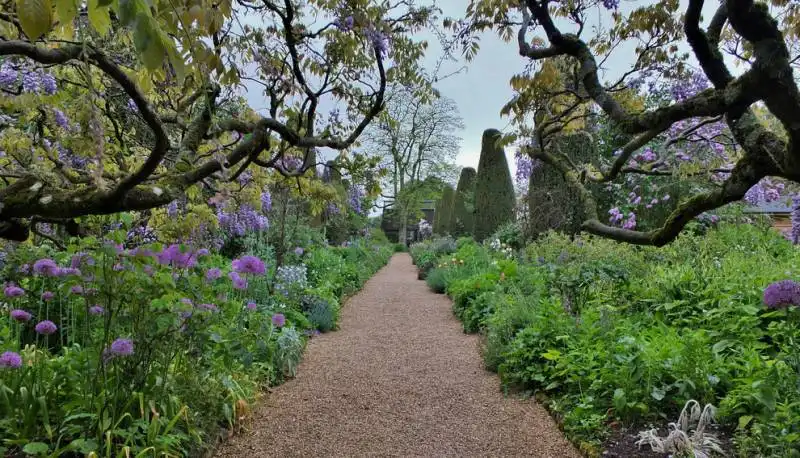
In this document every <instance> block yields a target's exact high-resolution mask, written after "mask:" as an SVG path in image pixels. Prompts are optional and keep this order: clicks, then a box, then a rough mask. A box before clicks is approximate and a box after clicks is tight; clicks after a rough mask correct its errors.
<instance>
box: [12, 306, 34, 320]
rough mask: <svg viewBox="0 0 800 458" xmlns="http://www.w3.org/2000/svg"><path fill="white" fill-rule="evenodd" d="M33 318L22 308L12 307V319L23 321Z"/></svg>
mask: <svg viewBox="0 0 800 458" xmlns="http://www.w3.org/2000/svg"><path fill="white" fill-rule="evenodd" d="M31 318H33V315H31V314H30V313H28V312H27V311H25V310H22V309H14V310H12V311H11V319H12V320H14V321H18V322H20V323H24V322H26V321H30V320H31Z"/></svg>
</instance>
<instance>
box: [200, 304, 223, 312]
mask: <svg viewBox="0 0 800 458" xmlns="http://www.w3.org/2000/svg"><path fill="white" fill-rule="evenodd" d="M197 308H199V309H200V310H207V311H209V312H216V311H219V307H217V305H216V304H200V305H198V306H197Z"/></svg>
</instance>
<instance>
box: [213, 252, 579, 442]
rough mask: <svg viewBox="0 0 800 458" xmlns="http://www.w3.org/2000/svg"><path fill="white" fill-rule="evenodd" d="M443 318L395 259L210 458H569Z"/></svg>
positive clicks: (404, 259)
mask: <svg viewBox="0 0 800 458" xmlns="http://www.w3.org/2000/svg"><path fill="white" fill-rule="evenodd" d="M450 307H451V303H450V301H449V300H448V299H447V298H446V297H445V296H442V295H437V294H434V293H432V292H430V291H429V290H428V289H427V287H426V285H425V283H424V282H421V281H418V280H417V272H416V269H415V268H414V266H413V265H412V264H411V259H410V257H409V256H408V255H407V254H398V255H396V256H395V257H394V258H392V260H391V262H390V264H389V265H388V266H387V267H385V268H384V269H383V270H381V271H380V272H379V273H378V274H377V275H375V277H373V278H372V279H371V280H370V281H369V282H368V283H367V285H366V286H365V288H364V289H363V290H362V291H361V292H360V293H359V294H358V295H356V296H354V297H353V298H352V299H350V300H349V301H348V303H347V305H346V306H345V307H344V309H343V311H342V321H341V329H340V330H339V331H337V332H333V333H329V334H324V335H322V336H319V337H315V338H314V339H312V341H311V342H310V343H309V347H308V349H307V351H306V355H305V358H304V360H303V362H302V364H301V365H300V368H299V370H298V375H297V378H296V379H294V380H291V381H289V382H287V383H285V384H283V385H281V386H279V387H277V388H275V389H274V390H273V392H272V393H271V394H268V395H266V396H265V398H264V399H263V400H262V402H261V403H260V404H259V406H258V407H257V408H256V409H255V412H254V413H253V417H252V418H251V419H250V420H249V421H248V423H247V424H246V426H245V429H246V432H244V433H242V434H240V435H238V436H236V437H233V438H232V439H231V440H229V441H228V442H226V443H225V444H223V445H222V446H221V447H220V449H219V450H218V452H217V455H216V456H218V457H243V458H245V457H246V458H256V457H270V456H276V457H277V456H280V457H287V456H326V457H329V456H330V457H332V456H341V457H357V456H358V457H360V456H403V457H408V456H426V457H444V456H459V457H478V456H495V457H499V456H502V457H522V456H533V457H553V458H556V457H558V458H570V457H579V456H580V455H579V454H578V452H577V451H576V450H575V449H574V447H572V445H570V444H569V442H568V441H567V440H566V439H565V438H564V436H563V435H562V433H561V432H560V431H559V429H558V427H557V426H556V424H555V423H554V422H553V420H552V418H551V417H550V416H549V415H548V413H547V412H546V411H545V409H544V408H542V407H541V406H540V405H539V404H537V403H536V402H535V401H532V400H523V399H520V398H517V397H505V396H503V394H502V393H501V391H500V385H499V381H498V379H497V377H496V376H495V375H494V374H491V373H489V372H487V371H486V370H485V369H484V368H483V363H482V361H481V357H480V354H479V340H478V337H477V336H470V335H465V334H464V333H463V332H462V331H461V325H460V324H459V323H458V321H457V320H456V319H455V317H454V316H453V314H452V312H451V309H450Z"/></svg>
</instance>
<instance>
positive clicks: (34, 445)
mask: <svg viewBox="0 0 800 458" xmlns="http://www.w3.org/2000/svg"><path fill="white" fill-rule="evenodd" d="M25 33H27V32H25ZM49 451H50V447H48V446H47V444H45V443H43V442H31V443H30V444H28V445H26V446H25V447H23V448H22V452H23V453H27V454H28V455H42V454H45V453H47V452H49Z"/></svg>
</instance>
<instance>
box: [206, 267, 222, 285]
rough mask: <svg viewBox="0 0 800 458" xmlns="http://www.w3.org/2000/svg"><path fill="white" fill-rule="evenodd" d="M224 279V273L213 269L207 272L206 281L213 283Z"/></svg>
mask: <svg viewBox="0 0 800 458" xmlns="http://www.w3.org/2000/svg"><path fill="white" fill-rule="evenodd" d="M221 277H222V271H221V270H219V269H218V268H216V267H212V268H210V269H208V270H207V271H206V281H209V282H212V281H214V280H217V279H219V278H221Z"/></svg>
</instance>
